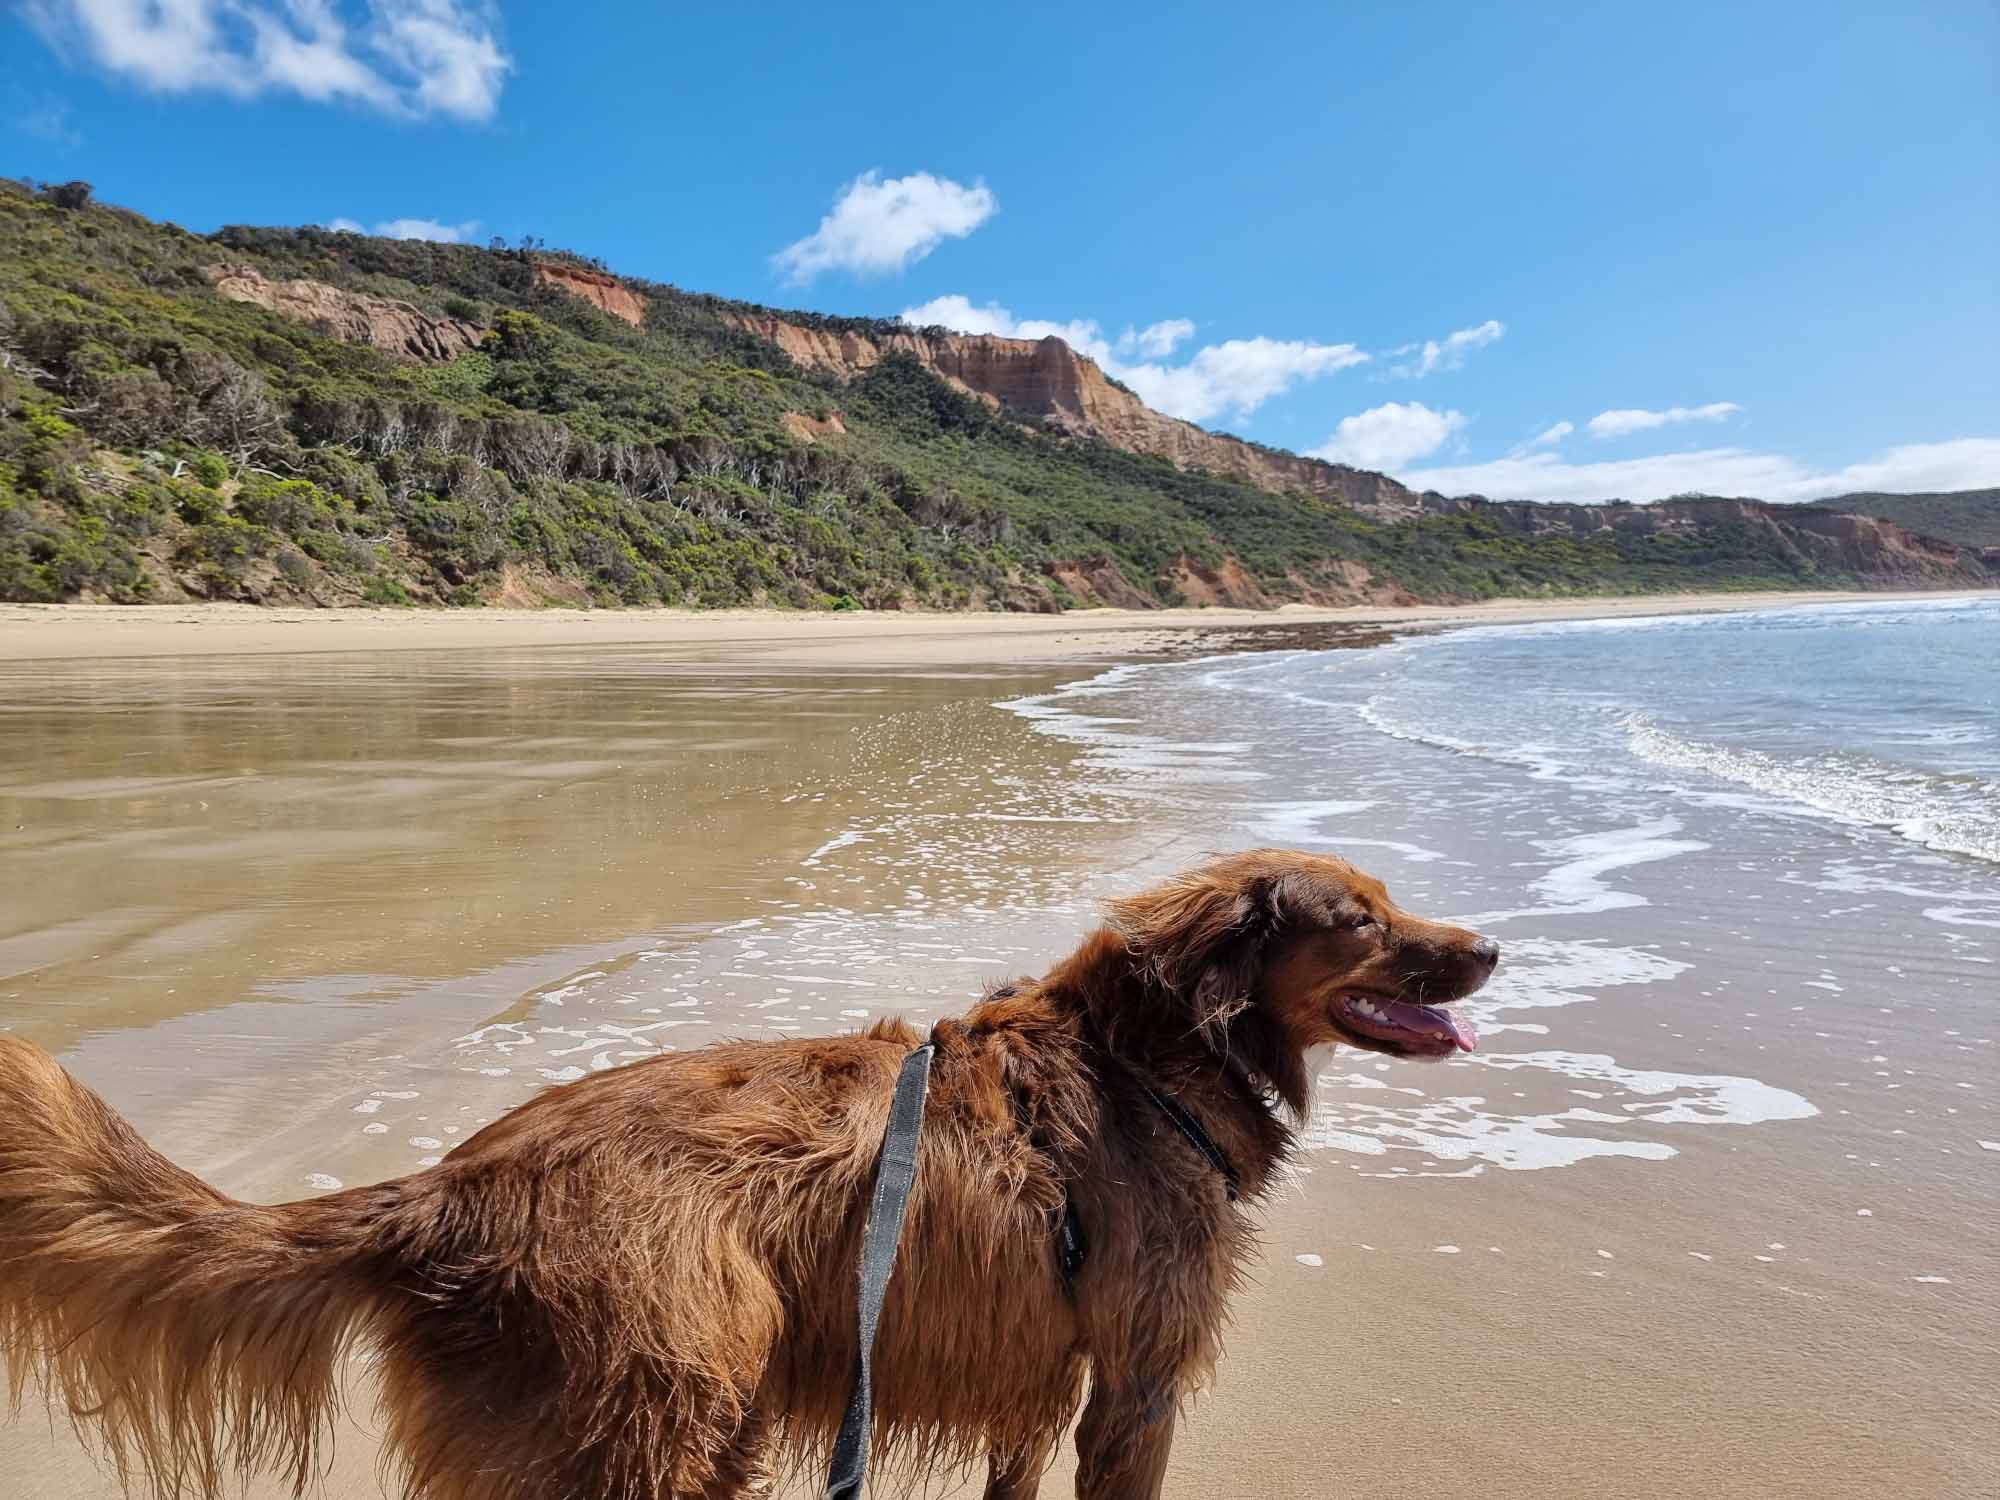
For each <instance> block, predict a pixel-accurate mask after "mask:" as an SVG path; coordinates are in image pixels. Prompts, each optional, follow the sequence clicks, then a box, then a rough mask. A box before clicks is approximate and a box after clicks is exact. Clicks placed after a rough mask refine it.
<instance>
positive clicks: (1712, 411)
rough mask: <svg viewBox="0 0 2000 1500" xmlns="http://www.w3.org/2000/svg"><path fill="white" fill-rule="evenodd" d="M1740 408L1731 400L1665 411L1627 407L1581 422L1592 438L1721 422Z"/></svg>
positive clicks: (1621, 435)
mask: <svg viewBox="0 0 2000 1500" xmlns="http://www.w3.org/2000/svg"><path fill="white" fill-rule="evenodd" d="M1741 410H1743V408H1742V407H1740V406H1738V405H1737V404H1736V403H1735V402H1734V401H1711V402H1709V403H1708V405H1706V406H1670V407H1668V408H1667V409H1666V410H1665V411H1646V410H1644V409H1643V408H1640V407H1627V408H1625V409H1623V410H1619V411H1601V412H1599V413H1598V414H1597V415H1596V416H1594V417H1592V418H1591V419H1590V420H1589V421H1588V422H1587V423H1585V424H1584V425H1585V426H1587V427H1588V428H1589V429H1590V435H1591V436H1592V437H1600V438H1614V437H1626V436H1628V435H1629V434H1631V433H1634V432H1650V431H1652V430H1653V429H1654V428H1655V427H1671V426H1674V425H1675V424H1676V423H1680V422H1721V421H1724V420H1726V419H1727V418H1729V417H1733V416H1735V415H1736V414H1737V413H1738V412H1739V411H1741Z"/></svg>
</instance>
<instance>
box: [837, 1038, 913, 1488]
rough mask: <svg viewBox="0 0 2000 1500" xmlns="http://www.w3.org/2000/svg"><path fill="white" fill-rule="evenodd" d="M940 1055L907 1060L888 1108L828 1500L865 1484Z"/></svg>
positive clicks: (864, 1236)
mask: <svg viewBox="0 0 2000 1500" xmlns="http://www.w3.org/2000/svg"><path fill="white" fill-rule="evenodd" d="M936 1050H937V1044H936V1043H935V1042H925V1043H924V1044H923V1046H921V1047H919V1048H917V1050H916V1051H914V1052H912V1053H911V1054H910V1055H909V1056H908V1057H906V1058H904V1059H903V1071H902V1072H901V1073H899V1074H898V1075H897V1077H896V1097H895V1098H894V1099H893V1100H892V1101H891V1102H890V1105H889V1128H888V1129H887V1130H886V1131H885V1132H883V1135H882V1155H881V1157H880V1159H879V1160H878V1162H877V1163H876V1167H875V1196H874V1197H873V1198H872V1199H870V1200H869V1204H868V1222H867V1225H866V1227H865V1228H864V1229H863V1230H862V1232H861V1358H860V1361H859V1364H858V1368H857V1369H856V1370H855V1374H854V1391H853V1394H851V1395H850V1396H849V1397H848V1398H847V1413H846V1415H845V1416H843V1417H842V1418H841V1419H840V1435H839V1436H838V1437H837V1438H835V1439H834V1443H833V1462H832V1465H831V1466H830V1467H829V1469H828V1471H827V1476H826V1494H827V1500H857V1497H858V1496H859V1495H860V1494H861V1485H862V1482H863V1481H864V1480H865V1479H867V1477H868V1440H869V1438H870V1436H871V1435H872V1432H873V1428H874V1425H875V1410H874V1407H875V1393H874V1389H873V1385H872V1379H873V1375H874V1367H875V1330H876V1328H877V1327H878V1326H879V1325H880V1323H881V1321H882V1299H883V1297H884V1296H885V1295H886V1294H887V1293H888V1290H889V1274H890V1272H892V1271H894V1270H895V1269H896V1246H897V1243H898V1242H899V1241H900V1240H901V1239H902V1237H903V1213H904V1211H905V1210H906V1209H907V1208H908V1207H909V1206H910V1189H911V1187H912V1186H913V1185H914V1184H915V1183H916V1180H917V1137H918V1135H919V1133H920V1132H921V1131H922V1129H923V1124H924V1095H925V1094H926V1093H927V1092H929V1090H930V1084H931V1056H932V1054H933V1053H935V1052H936Z"/></svg>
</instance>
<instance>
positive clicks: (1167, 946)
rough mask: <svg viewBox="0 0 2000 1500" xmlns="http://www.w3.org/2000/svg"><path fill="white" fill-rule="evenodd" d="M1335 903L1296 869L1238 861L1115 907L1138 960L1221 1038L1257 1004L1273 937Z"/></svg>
mask: <svg viewBox="0 0 2000 1500" xmlns="http://www.w3.org/2000/svg"><path fill="white" fill-rule="evenodd" d="M1332 904H1333V902H1332V900H1331V899H1330V898H1329V897H1328V896H1327V895H1326V893H1325V892H1323V891H1321V890H1320V889H1319V887H1318V884H1317V883H1316V882H1314V881H1313V880H1311V879H1310V878H1309V877H1306V876H1304V875H1302V874H1300V873H1298V872H1297V871H1294V870H1287V869H1285V868H1284V867H1283V866H1282V865H1276V864H1265V863H1258V864H1254V865H1252V864H1247V862H1245V861H1243V860H1232V861H1224V862H1220V863H1218V864H1215V865H1209V866H1206V867H1204V868H1202V869H1199V870H1190V871H1189V872H1188V873H1187V874H1185V875H1181V876H1178V877H1176V878H1175V879H1173V880H1170V881H1168V882H1167V883H1166V884H1165V885H1160V886H1155V887H1154V888H1153V889H1152V890H1150V891H1141V892H1140V893H1139V894H1138V895H1136V896H1130V897H1127V898H1126V899H1125V900H1123V901H1114V902H1112V903H1111V906H1110V909H1109V910H1110V916H1111V927H1112V930H1113V931H1115V932H1116V933H1117V934H1118V935H1119V936H1120V937H1122V938H1124V940H1125V946H1126V949H1127V951H1128V952H1130V953H1131V955H1132V959H1133V962H1134V963H1135V965H1136V966H1137V967H1138V968H1139V969H1140V970H1141V971H1142V972H1143V973H1144V974H1145V975H1146V976H1147V977H1148V978H1150V979H1151V980H1152V981H1153V982H1154V983H1156V984H1157V985H1158V986H1159V987H1160V988H1161V989H1162V990H1164V991H1166V992H1167V993H1168V994H1169V995H1172V996H1174V997H1175V998H1176V999H1178V1000H1180V1001H1182V1002H1183V1003H1184V1004H1185V1005H1187V1007H1188V1008H1189V1010H1190V1012H1191V1014H1192V1018H1193V1020H1194V1023H1195V1026H1196V1027H1197V1029H1199V1030H1200V1031H1201V1032H1203V1033H1204V1034H1205V1035H1206V1036H1208V1037H1209V1039H1210V1040H1212V1041H1219V1040H1220V1039H1221V1033H1222V1032H1223V1031H1225V1030H1226V1029H1227V1028H1228V1025H1229V1022H1230V1021H1231V1020H1232V1019H1233V1018H1235V1017H1236V1016H1237V1015H1239V1014H1241V1013H1242V1011H1243V1010H1244V1008H1245V1007H1246V1006H1248V1005H1249V1004H1250V1001H1251V997H1252V995H1253V993H1254V991H1255V989H1256V986H1257V976H1258V972H1259V970H1260V969H1261V968H1262V966H1263V961H1264V950H1265V948H1266V946H1267V945H1268V944H1269V943H1270V941H1271V940H1272V939H1273V938H1275V937H1277V936H1279V935H1280V934H1281V933H1283V932H1285V931H1287V930H1290V929H1293V928H1296V927H1298V926H1300V925H1302V924H1307V923H1311V922H1314V921H1319V922H1324V921H1326V920H1328V913H1329V912H1330V911H1331V908H1332Z"/></svg>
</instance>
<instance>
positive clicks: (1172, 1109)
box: [1139, 1078, 1243, 1203]
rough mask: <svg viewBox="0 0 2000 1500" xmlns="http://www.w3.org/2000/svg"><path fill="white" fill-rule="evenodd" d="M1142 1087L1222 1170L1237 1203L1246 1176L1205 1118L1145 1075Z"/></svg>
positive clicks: (1219, 1169) (1223, 1177)
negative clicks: (1231, 1161) (1238, 1170)
mask: <svg viewBox="0 0 2000 1500" xmlns="http://www.w3.org/2000/svg"><path fill="white" fill-rule="evenodd" d="M1139 1087H1140V1088H1142V1089H1144V1090H1145V1091H1146V1097H1147V1098H1148V1099H1151V1100H1152V1101H1153V1103H1154V1105H1155V1106H1156V1107H1157V1108H1158V1109H1159V1111H1160V1113H1161V1114H1163V1115H1165V1116H1166V1117H1167V1118H1168V1120H1170V1121H1172V1122H1173V1127H1174V1129H1176V1130H1178V1131H1179V1132H1180V1133H1181V1134H1182V1135H1183V1136H1185V1137H1186V1138H1187V1143H1188V1144H1189V1145H1190V1146H1192V1147H1194V1149H1195V1150H1197V1151H1199V1152H1200V1153H1201V1154H1202V1155H1203V1156H1204V1157H1205V1158H1207V1160H1208V1164H1209V1165H1210V1166H1211V1167H1213V1168H1215V1170H1216V1171H1218V1172H1220V1173H1221V1174H1222V1179H1223V1181H1224V1182H1226V1183H1228V1184H1229V1201H1230V1202H1231V1203H1234V1202H1235V1201H1236V1199H1237V1196H1238V1194H1240V1193H1241V1192H1242V1191H1243V1179H1242V1178H1240V1177H1238V1176H1237V1175H1236V1168H1235V1167H1233V1166H1231V1165H1230V1164H1229V1158H1228V1157H1226V1156H1224V1155H1223V1154H1222V1148H1221V1147H1220V1146H1218V1145H1216V1144H1215V1142H1214V1140H1212V1139H1211V1138H1210V1136H1209V1133H1208V1132H1207V1131H1206V1130H1204V1129H1202V1128H1201V1121H1199V1120H1197V1119H1196V1118H1195V1117H1194V1116H1193V1115H1192V1114H1190V1113H1188V1108H1187V1106H1186V1105H1184V1104H1182V1103H1181V1102H1180V1101H1179V1100H1178V1099H1173V1098H1169V1097H1168V1096H1167V1095H1165V1094H1163V1093H1161V1092H1160V1091H1159V1090H1158V1089H1156V1088H1154V1087H1153V1086H1152V1085H1151V1084H1150V1083H1148V1082H1146V1080H1145V1079H1143V1078H1141V1079H1140V1080H1139Z"/></svg>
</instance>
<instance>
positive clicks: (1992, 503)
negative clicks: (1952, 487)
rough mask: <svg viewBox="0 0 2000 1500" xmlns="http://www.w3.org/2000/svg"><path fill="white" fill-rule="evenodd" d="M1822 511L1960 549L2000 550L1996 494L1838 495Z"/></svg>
mask: <svg viewBox="0 0 2000 1500" xmlns="http://www.w3.org/2000/svg"><path fill="white" fill-rule="evenodd" d="M1820 508H1821V509H1823V510H1849V511H1859V512H1860V513H1861V514H1862V515H1864V516H1880V517H1881V518H1882V519H1883V520H1885V521H1894V522H1895V523H1896V524H1897V525H1898V526H1902V527H1905V528H1907V529H1908V530H1911V531H1915V532H1919V533H1921V534H1922V535H1924V536H1934V537H1937V538H1939V539H1940V540H1942V541H1947V542H1956V543H1958V545H1959V546H1961V547H2000V490H1957V491H1953V492H1951V493H1949V494H1942V495H1875V494H1864V495H1842V496H1840V497H1838V498H1837V499H1833V500H1828V501H1825V502H1823V503H1822V505H1821V507H1820Z"/></svg>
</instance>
